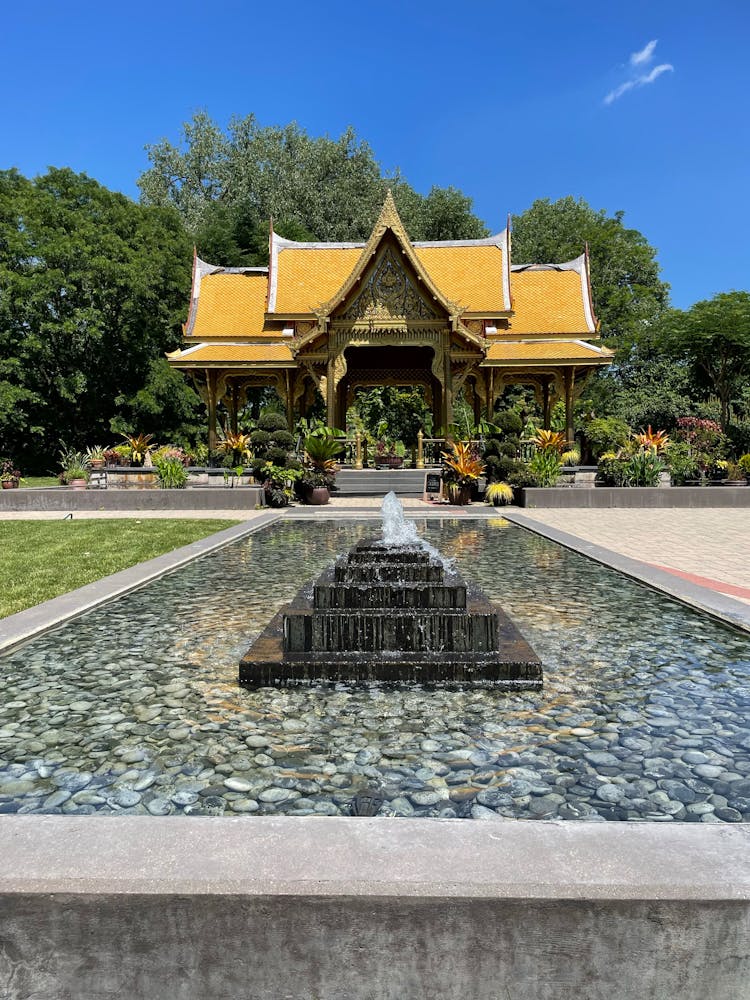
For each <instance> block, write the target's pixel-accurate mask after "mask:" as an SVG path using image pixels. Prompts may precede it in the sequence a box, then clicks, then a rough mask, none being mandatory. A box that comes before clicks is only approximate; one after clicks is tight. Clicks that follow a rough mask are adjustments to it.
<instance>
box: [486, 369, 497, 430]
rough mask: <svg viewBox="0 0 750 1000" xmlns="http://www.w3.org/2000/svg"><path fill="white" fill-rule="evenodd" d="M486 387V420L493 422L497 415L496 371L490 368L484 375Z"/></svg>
mask: <svg viewBox="0 0 750 1000" xmlns="http://www.w3.org/2000/svg"><path fill="white" fill-rule="evenodd" d="M484 381H485V386H486V388H487V410H486V418H487V420H489V421H492V418H493V416H494V414H495V369H494V368H490V369H489V371H486V372H485V373H484Z"/></svg>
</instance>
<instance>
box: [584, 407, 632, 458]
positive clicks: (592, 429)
mask: <svg viewBox="0 0 750 1000" xmlns="http://www.w3.org/2000/svg"><path fill="white" fill-rule="evenodd" d="M583 426H584V434H585V435H586V441H587V442H588V446H589V448H590V450H591V454H592V455H593V457H594V458H598V457H599V456H600V455H602V454H604V452H610V451H617V449H618V448H622V447H623V445H624V444H625V442H626V441H627V440H628V438H629V437H630V427H629V426H628V425H627V424H626V423H625V421H624V420H619V419H618V418H617V417H592V418H591V419H590V420H587V421H586V422H585V423H584V425H583Z"/></svg>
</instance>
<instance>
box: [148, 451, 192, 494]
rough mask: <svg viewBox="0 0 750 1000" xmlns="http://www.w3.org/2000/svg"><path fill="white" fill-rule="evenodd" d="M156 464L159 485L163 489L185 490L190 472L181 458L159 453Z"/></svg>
mask: <svg viewBox="0 0 750 1000" xmlns="http://www.w3.org/2000/svg"><path fill="white" fill-rule="evenodd" d="M154 465H155V466H156V473H157V477H158V478H157V485H158V487H159V489H161V490H184V489H185V486H186V485H187V480H188V474H187V472H186V471H185V466H184V465H183V463H182V459H181V458H177V457H175V456H167V455H157V457H156V459H155V461H154Z"/></svg>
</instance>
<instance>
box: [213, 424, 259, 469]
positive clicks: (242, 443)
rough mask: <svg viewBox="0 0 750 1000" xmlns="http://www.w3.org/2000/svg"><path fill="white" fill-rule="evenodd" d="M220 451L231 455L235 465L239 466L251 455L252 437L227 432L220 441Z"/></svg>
mask: <svg viewBox="0 0 750 1000" xmlns="http://www.w3.org/2000/svg"><path fill="white" fill-rule="evenodd" d="M219 450H220V451H223V452H226V454H227V455H230V457H231V459H232V461H233V462H234V464H235V465H239V463H240V462H241V460H242V459H243V458H249V457H250V455H251V449H250V435H249V434H243V433H241V432H239V431H238V432H235V431H225V432H224V437H223V439H222V440H221V441H219Z"/></svg>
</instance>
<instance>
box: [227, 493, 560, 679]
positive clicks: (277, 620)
mask: <svg viewBox="0 0 750 1000" xmlns="http://www.w3.org/2000/svg"><path fill="white" fill-rule="evenodd" d="M382 513H383V531H382V537H381V538H379V539H376V540H370V541H365V542H360V543H358V544H357V545H355V546H354V547H353V548H352V549H351V550H350V551H349V552H348V553H347V554H345V555H343V556H339V558H338V559H337V560H336V562H335V563H334V564H333V566H330V567H328V568H327V569H326V570H325V571H324V572H323V573H322V574H321V576H320V577H319V578H318V579H317V580H316V581H315V582H314V583H312V584H308V585H307V586H306V587H304V588H303V589H302V590H301V591H300V592H299V594H298V595H297V597H296V598H295V599H294V600H293V601H292V602H291V603H290V604H288V605H286V606H285V607H284V608H282V609H281V611H279V612H278V614H277V615H276V616H275V617H274V618H273V619H272V620H271V622H270V623H269V625H268V627H267V628H266V629H265V631H264V632H262V633H261V635H260V636H259V637H258V639H256V641H255V642H254V643H253V645H252V646H251V647H250V649H249V650H248V651H247V653H246V654H245V656H244V657H243V658H242V660H241V661H240V674H239V677H240V683H242V684H244V685H246V686H248V687H266V686H275V687H290V686H297V685H306V684H308V685H309V684H338V683H342V684H351V685H362V684H365V685H366V684H378V683H381V684H391V685H413V684H424V685H426V686H430V687H447V688H452V687H455V688H464V687H471V688H474V687H481V688H514V689H518V688H539V687H541V684H542V664H541V662H540V660H539V657H538V656H537V655H536V653H535V652H534V650H533V649H532V648H531V646H529V644H528V643H527V642H526V640H525V639H524V638H523V636H522V635H521V633H520V632H519V631H518V629H517V628H516V626H515V625H514V623H513V622H512V621H511V619H510V618H509V617H508V615H507V614H506V613H505V612H504V611H503V610H502V608H500V607H499V606H498V605H497V604H493V603H492V602H491V601H490V600H489V599H488V598H487V597H486V595H485V594H484V593H482V591H480V590H479V589H478V588H476V587H473V586H471V585H470V584H467V582H466V581H465V580H464V579H463V578H462V577H461V576H460V575H459V574H458V573H457V572H456V570H455V568H454V567H453V566H452V565H451V564H450V563H448V562H446V560H444V559H443V557H442V556H441V555H440V553H439V552H438V551H437V550H436V549H434V548H432V546H430V545H428V544H427V543H426V542H424V541H423V540H422V539H421V538H420V537H419V535H418V533H417V528H416V524H415V523H414V522H413V521H408V520H406V518H405V517H404V511H403V508H402V506H401V504H400V502H399V501H398V499H397V497H396V496H395V494H393V493H389V494H388V496H387V497H386V498H385V500H384V501H383V511H382Z"/></svg>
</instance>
